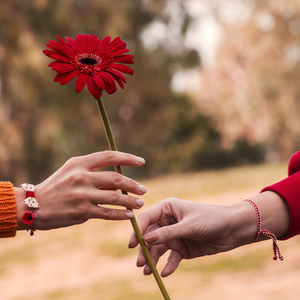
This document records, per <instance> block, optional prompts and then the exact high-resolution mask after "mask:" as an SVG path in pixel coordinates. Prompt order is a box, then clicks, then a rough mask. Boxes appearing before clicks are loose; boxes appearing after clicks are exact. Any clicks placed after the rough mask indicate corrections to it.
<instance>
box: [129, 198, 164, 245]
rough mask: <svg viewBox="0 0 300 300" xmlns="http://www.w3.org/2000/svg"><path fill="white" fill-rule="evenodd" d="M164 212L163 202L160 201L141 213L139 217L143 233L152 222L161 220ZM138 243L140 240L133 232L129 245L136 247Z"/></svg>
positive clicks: (138, 220)
mask: <svg viewBox="0 0 300 300" xmlns="http://www.w3.org/2000/svg"><path fill="white" fill-rule="evenodd" d="M161 214H162V202H159V203H157V204H155V205H153V206H152V207H150V208H148V209H147V210H146V211H144V212H143V213H141V214H140V215H139V216H138V218H137V223H138V226H139V228H140V230H141V233H142V235H143V234H144V233H145V232H146V230H147V229H148V228H149V226H151V225H152V224H154V223H156V222H158V221H159V219H160V217H161ZM137 245H138V240H137V238H136V235H135V234H134V233H133V234H132V235H131V237H130V240H129V243H128V247H129V248H135V247H136V246H137Z"/></svg>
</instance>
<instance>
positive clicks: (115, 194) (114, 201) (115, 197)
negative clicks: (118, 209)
mask: <svg viewBox="0 0 300 300" xmlns="http://www.w3.org/2000/svg"><path fill="white" fill-rule="evenodd" d="M119 199H120V193H118V192H117V191H112V192H111V197H110V203H111V204H113V205H116V204H118V203H119Z"/></svg>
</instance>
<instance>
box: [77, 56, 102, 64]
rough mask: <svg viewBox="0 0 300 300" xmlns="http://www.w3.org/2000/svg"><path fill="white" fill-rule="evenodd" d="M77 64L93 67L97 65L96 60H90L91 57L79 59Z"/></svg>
mask: <svg viewBox="0 0 300 300" xmlns="http://www.w3.org/2000/svg"><path fill="white" fill-rule="evenodd" d="M79 62H80V63H81V64H84V65H88V66H93V65H96V64H97V63H98V61H97V60H96V59H94V58H91V57H85V58H81V59H79Z"/></svg>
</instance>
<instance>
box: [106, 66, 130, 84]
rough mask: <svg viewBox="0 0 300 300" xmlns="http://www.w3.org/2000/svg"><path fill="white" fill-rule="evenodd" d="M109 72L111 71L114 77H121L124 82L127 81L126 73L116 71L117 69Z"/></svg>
mask: <svg viewBox="0 0 300 300" xmlns="http://www.w3.org/2000/svg"><path fill="white" fill-rule="evenodd" d="M109 72H110V73H111V75H112V76H113V77H114V78H116V77H117V78H120V79H121V80H122V81H123V82H125V83H126V79H125V77H124V75H123V74H121V73H120V72H118V71H115V70H112V69H111V70H109Z"/></svg>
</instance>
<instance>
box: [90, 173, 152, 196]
mask: <svg viewBox="0 0 300 300" xmlns="http://www.w3.org/2000/svg"><path fill="white" fill-rule="evenodd" d="M91 174H92V175H91V176H93V177H94V178H93V185H94V186H96V187H97V188H100V189H103V190H104V189H105V190H111V189H114V190H118V189H120V190H122V191H126V192H129V193H134V194H137V195H143V194H145V193H146V192H147V189H146V187H144V186H143V185H141V184H140V183H138V182H136V181H135V180H133V179H130V178H128V177H126V176H123V175H120V174H119V173H117V172H96V173H91Z"/></svg>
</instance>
